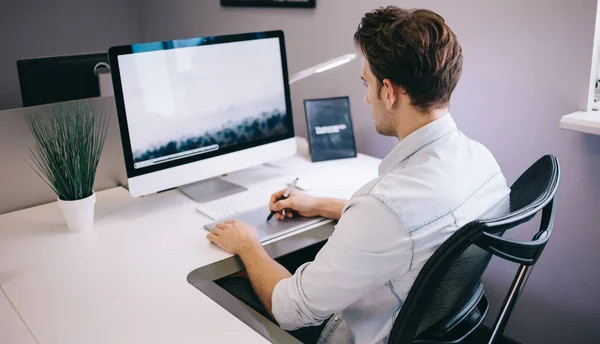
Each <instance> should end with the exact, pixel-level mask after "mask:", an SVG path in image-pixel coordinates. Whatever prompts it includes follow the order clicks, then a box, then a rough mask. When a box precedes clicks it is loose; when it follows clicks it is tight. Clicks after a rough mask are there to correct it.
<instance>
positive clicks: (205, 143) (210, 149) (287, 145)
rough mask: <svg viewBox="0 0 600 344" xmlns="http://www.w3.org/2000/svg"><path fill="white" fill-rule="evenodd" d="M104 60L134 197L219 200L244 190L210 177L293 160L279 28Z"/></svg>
mask: <svg viewBox="0 0 600 344" xmlns="http://www.w3.org/2000/svg"><path fill="white" fill-rule="evenodd" d="M109 58H110V65H111V74H112V79H113V88H114V94H115V100H116V105H117V113H118V118H119V125H120V129H121V141H122V144H123V153H124V156H125V165H126V170H127V178H128V181H129V191H130V193H131V195H132V196H134V197H137V196H143V195H148V194H151V193H156V192H159V191H163V190H167V189H171V188H175V187H180V188H181V190H182V191H184V192H185V193H186V194H187V195H188V196H190V197H192V198H194V199H196V200H198V201H207V200H210V199H215V198H219V197H222V196H225V195H228V194H231V193H235V192H238V191H240V190H243V189H241V188H240V187H235V186H232V185H228V184H225V182H224V181H223V180H222V179H221V178H212V177H216V176H221V175H223V174H227V173H230V172H233V171H238V170H242V169H245V168H248V167H252V166H256V165H260V164H263V163H267V162H269V161H273V160H277V159H281V158H285V157H289V156H293V155H295V154H296V141H295V139H294V125H293V120H292V109H291V101H290V90H289V83H288V73H287V62H286V55H285V42H284V35H283V32H282V31H269V32H258V33H247V34H238V35H227V36H218V37H201V38H191V39H181V40H173V41H163V42H152V43H142V44H132V45H126V46H118V47H112V48H110V49H109ZM209 178H211V179H209ZM206 179H209V180H208V181H204V182H200V183H195V182H198V181H202V180H206Z"/></svg>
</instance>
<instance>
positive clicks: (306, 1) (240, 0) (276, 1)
mask: <svg viewBox="0 0 600 344" xmlns="http://www.w3.org/2000/svg"><path fill="white" fill-rule="evenodd" d="M221 6H223V7H296V8H315V7H316V0H221Z"/></svg>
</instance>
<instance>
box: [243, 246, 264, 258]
mask: <svg viewBox="0 0 600 344" xmlns="http://www.w3.org/2000/svg"><path fill="white" fill-rule="evenodd" d="M260 250H264V248H263V247H262V245H261V244H260V242H252V243H249V244H248V245H247V246H245V247H243V248H241V249H240V251H239V252H237V255H238V256H240V258H243V257H244V256H247V255H249V254H256V253H257V252H259V251H260Z"/></svg>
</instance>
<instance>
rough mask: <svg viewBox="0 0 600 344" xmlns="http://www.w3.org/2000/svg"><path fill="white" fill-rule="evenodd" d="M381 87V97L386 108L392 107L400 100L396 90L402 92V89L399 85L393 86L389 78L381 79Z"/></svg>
mask: <svg viewBox="0 0 600 344" xmlns="http://www.w3.org/2000/svg"><path fill="white" fill-rule="evenodd" d="M382 88H383V90H384V92H383V97H382V99H383V101H384V103H385V106H386V107H387V108H388V109H392V108H393V107H394V106H395V105H396V103H397V102H398V101H399V100H400V99H399V98H400V95H399V94H398V92H402V89H400V88H399V87H394V84H392V82H391V81H390V79H383V85H382Z"/></svg>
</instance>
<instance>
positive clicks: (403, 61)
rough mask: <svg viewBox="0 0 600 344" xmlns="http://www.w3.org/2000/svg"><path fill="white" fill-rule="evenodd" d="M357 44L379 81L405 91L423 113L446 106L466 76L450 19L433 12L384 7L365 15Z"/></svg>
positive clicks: (357, 37) (356, 39) (358, 32)
mask: <svg viewBox="0 0 600 344" xmlns="http://www.w3.org/2000/svg"><path fill="white" fill-rule="evenodd" d="M354 41H355V43H356V45H357V46H358V47H359V48H360V50H361V51H362V53H363V55H364V56H365V58H366V59H367V61H368V62H369V66H370V67H371V71H372V72H373V74H374V75H375V77H376V78H377V80H378V84H379V85H378V94H379V91H381V86H382V84H383V80H384V79H389V80H390V81H391V82H392V84H394V85H396V86H401V87H402V88H404V89H405V90H406V92H407V94H408V95H409V97H410V98H411V99H412V105H413V106H415V107H417V108H419V109H421V110H423V111H428V110H430V109H434V108H439V107H443V106H446V105H447V104H448V103H449V101H450V96H451V95H452V92H453V91H454V88H455V87H456V84H457V83H458V80H459V79H460V74H461V72H462V63H463V56H462V48H461V46H460V44H459V43H458V40H457V39H456V36H455V35H454V33H453V32H452V30H450V28H449V27H448V25H446V23H445V21H444V18H442V17H441V16H440V15H438V14H436V13H435V12H432V11H429V10H423V9H419V10H406V9H402V8H398V7H395V6H389V7H385V8H384V7H382V8H379V9H376V10H373V11H371V12H368V13H366V14H365V16H364V17H363V18H362V20H361V22H360V24H359V25H358V30H357V31H356V33H355V34H354Z"/></svg>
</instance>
